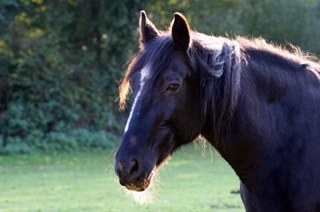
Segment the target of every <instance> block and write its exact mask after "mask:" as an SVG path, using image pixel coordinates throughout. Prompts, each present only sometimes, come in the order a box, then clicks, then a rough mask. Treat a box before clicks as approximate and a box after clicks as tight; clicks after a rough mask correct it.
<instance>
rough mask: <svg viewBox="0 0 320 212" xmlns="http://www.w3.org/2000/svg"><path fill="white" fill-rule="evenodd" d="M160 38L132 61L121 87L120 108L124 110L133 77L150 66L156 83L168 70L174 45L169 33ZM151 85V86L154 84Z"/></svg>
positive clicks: (150, 43) (149, 44)
mask: <svg viewBox="0 0 320 212" xmlns="http://www.w3.org/2000/svg"><path fill="white" fill-rule="evenodd" d="M161 35H162V36H160V37H158V38H157V39H155V40H153V41H151V42H149V43H148V45H145V46H144V47H143V48H142V49H141V50H140V51H139V52H138V53H137V54H136V55H135V56H134V57H133V58H132V59H131V61H130V63H129V66H128V68H127V70H126V72H125V75H124V77H123V79H122V81H121V83H120V86H119V106H120V108H121V109H124V107H125V105H126V101H127V97H128V93H129V92H130V88H131V85H130V78H131V76H132V75H133V74H134V73H136V72H139V71H141V70H142V69H143V67H144V66H146V65H148V66H149V68H150V70H151V71H150V79H151V80H152V81H153V82H154V83H155V81H156V80H157V79H158V78H159V76H161V74H162V72H163V70H165V69H166V67H167V66H168V64H169V62H170V60H172V57H171V56H172V53H173V43H172V39H171V37H170V36H169V33H164V32H161ZM154 83H151V84H154Z"/></svg>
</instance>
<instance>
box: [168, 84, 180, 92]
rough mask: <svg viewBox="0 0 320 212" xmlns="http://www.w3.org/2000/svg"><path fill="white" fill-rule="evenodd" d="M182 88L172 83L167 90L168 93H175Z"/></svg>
mask: <svg viewBox="0 0 320 212" xmlns="http://www.w3.org/2000/svg"><path fill="white" fill-rule="evenodd" d="M179 87H180V85H179V84H178V83H172V84H170V85H169V86H168V88H167V90H168V91H175V90H177V89H178V88H179Z"/></svg>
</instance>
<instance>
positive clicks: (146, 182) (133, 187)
mask: <svg viewBox="0 0 320 212" xmlns="http://www.w3.org/2000/svg"><path fill="white" fill-rule="evenodd" d="M153 174H154V170H153V171H152V172H151V173H150V174H149V175H148V176H147V177H146V178H145V179H142V180H140V181H138V182H135V183H130V184H127V185H124V186H125V187H126V189H128V190H130V191H138V192H142V191H145V190H146V189H147V188H148V187H149V186H150V184H151V182H152V178H153Z"/></svg>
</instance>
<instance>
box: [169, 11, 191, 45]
mask: <svg viewBox="0 0 320 212" xmlns="http://www.w3.org/2000/svg"><path fill="white" fill-rule="evenodd" d="M171 35H172V38H173V43H174V46H175V48H176V49H177V50H181V51H187V50H188V48H189V43H190V29H189V24H188V22H187V19H186V18H185V17H184V16H183V15H182V14H181V13H175V14H174V20H173V24H172V27H171Z"/></svg>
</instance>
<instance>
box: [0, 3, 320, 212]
mask: <svg viewBox="0 0 320 212" xmlns="http://www.w3.org/2000/svg"><path fill="white" fill-rule="evenodd" d="M142 9H143V10H145V11H146V12H147V14H148V17H149V18H150V19H151V20H152V21H153V22H154V23H155V25H156V26H157V27H158V28H159V29H163V30H165V29H166V27H167V26H169V23H170V21H171V20H172V17H173V13H174V12H176V11H179V12H182V13H183V14H185V16H186V17H187V19H188V21H189V23H190V26H191V28H192V29H194V30H197V31H199V32H204V33H207V34H212V35H221V36H224V35H229V36H231V37H232V36H234V35H243V36H253V37H257V36H261V37H263V38H265V39H267V40H268V41H272V42H274V43H277V44H282V45H287V44H288V43H292V44H294V45H297V46H299V47H300V48H301V49H302V50H303V51H308V52H311V53H313V54H315V55H320V42H319V35H320V0H281V1H279V0H260V1H255V0H212V1H211V0H169V1H161V0H148V1H147V0H117V1H111V0H54V1H49V0H47V1H46V0H1V1H0V82H1V83H0V155H2V156H0V175H1V174H2V175H1V176H2V177H3V178H2V179H0V183H2V182H12V184H9V183H8V184H6V185H7V190H6V191H7V192H6V194H7V195H6V196H7V199H0V203H1V201H2V203H5V202H6V201H7V202H10V201H11V200H12V198H10V195H8V194H10V192H13V193H12V195H13V196H14V195H17V194H18V193H19V192H20V193H21V192H22V193H23V192H26V190H27V189H26V188H23V187H22V188H20V190H19V189H18V190H16V191H15V192H16V193H15V192H14V189H13V188H16V187H17V186H14V185H13V184H14V182H15V181H14V179H16V181H17V182H18V181H19V182H20V181H21V180H23V179H24V178H23V177H26V175H25V173H31V172H33V171H30V170H33V169H32V168H31V167H33V168H34V172H33V174H34V176H33V177H34V178H32V177H31V178H30V179H31V180H32V179H33V181H37V182H38V183H41V182H42V184H41V185H38V184H35V185H33V184H32V183H31V185H33V186H32V188H34V187H40V188H43V189H45V188H46V186H45V184H43V182H47V181H46V179H47V178H45V177H44V178H41V179H42V180H43V181H41V180H40V179H39V178H37V177H38V176H39V175H38V174H37V173H42V174H43V173H45V171H47V172H50V171H52V170H53V169H54V168H52V167H51V168H50V167H49V168H48V170H46V168H44V170H43V169H41V167H47V166H49V164H51V165H52V164H53V165H54V164H55V165H57V164H60V162H59V161H58V162H57V161H56V160H58V159H57V158H60V157H57V156H56V155H55V154H58V155H60V154H63V155H64V156H63V157H62V158H64V157H65V159H63V162H61V164H64V165H67V167H62V168H61V167H60V168H61V170H62V171H61V172H63V170H69V171H70V169H72V167H77V165H75V166H73V165H74V164H78V163H77V161H78V162H79V164H87V165H88V167H91V165H92V164H95V161H97V160H98V159H99V158H96V156H94V155H93V154H91V153H92V152H97V154H96V155H98V156H99V157H101V158H103V159H101V158H100V159H101V160H102V161H104V162H105V164H110V165H106V166H107V167H109V168H110V167H112V163H113V160H112V157H113V156H112V155H113V152H114V149H115V148H116V146H117V145H118V144H119V140H120V136H121V132H122V129H123V127H124V122H125V118H126V116H127V113H128V111H126V112H121V111H119V109H118V103H117V98H118V97H117V88H118V85H119V82H120V80H121V77H122V75H123V73H124V70H125V69H126V65H127V61H128V59H129V58H130V57H131V55H132V54H133V53H134V52H136V51H138V38H139V37H138V36H139V35H138V18H139V11H140V10H142ZM186 151H187V153H188V152H189V150H188V149H187V150H186ZM101 152H108V154H105V155H107V156H106V157H107V158H105V157H103V156H102V155H103V153H101ZM21 153H28V154H27V155H21ZM43 153H44V154H45V155H46V159H44V158H43ZM66 153H68V154H67V155H69V156H65V154H66ZM80 153H81V154H84V155H81V154H80ZM39 154H40V155H42V156H37V155H39ZM79 154H80V156H79ZM88 154H89V155H88ZM5 155H11V156H5ZM48 155H49V156H48ZM184 156H186V155H182V156H181V158H183V157H184ZM83 157H84V158H87V159H88V161H86V160H84V161H82V160H83V159H82V158H83ZM218 157H219V156H218ZM72 158H73V159H74V160H73V159H72ZM77 158H78V159H79V160H78V159H77ZM177 158H178V159H179V157H177ZM211 158H212V157H211ZM81 159H82V160H81ZM90 159H91V161H92V163H91V162H90ZM64 160H65V161H64ZM217 160H220V159H217ZM28 161H29V162H28ZM66 161H67V162H66ZM70 161H74V164H73V165H72V164H69V162H70ZM191 162H192V160H191V159H190V161H189V162H188V163H191ZM176 163H178V162H176ZM32 164H33V165H34V166H32ZM68 164H69V165H70V167H68ZM102 164H103V163H101V169H103V165H102ZM219 164H220V162H219V163H218V165H219ZM29 166H30V167H29ZM13 167H15V168H13ZM24 167H29V168H30V169H29V172H28V171H26V170H24ZM39 167H40V169H39ZM79 167H83V166H81V165H79ZM99 167H100V166H99ZM224 167H227V165H226V164H225V165H224ZM91 168H92V167H91ZM104 168H105V167H104ZM84 169H85V168H84ZM110 169H112V168H110ZM226 169H229V168H228V167H227V168H226ZM59 170H60V169H59ZM86 170H87V169H86ZM177 170H179V169H177ZM111 172H112V175H114V174H113V171H111ZM97 173H99V175H98V176H100V174H101V173H100V172H97ZM228 173H229V172H228ZM230 173H231V174H230ZM230 173H229V175H230V176H231V175H232V176H231V178H232V179H233V181H232V182H234V184H232V183H231V185H235V188H236V189H237V187H238V181H237V179H236V177H235V176H234V175H233V173H232V172H230ZM171 174H172V173H170V174H168V176H169V175H171ZM20 175H21V177H22V178H19V176H20ZM52 175H53V176H55V175H54V174H51V175H50V176H52ZM110 175H111V174H110ZM41 176H42V175H41ZM91 177H92V176H91ZM61 178H63V177H62V176H61ZM74 178H75V176H74V175H73V174H72V173H71V175H70V182H71V181H72V179H74ZM97 178H99V177H97ZM28 179H29V178H28ZM30 179H29V180H30ZM34 179H39V180H34ZM112 179H113V178H112ZM195 179H198V178H195ZM1 180H2V182H1ZM51 180H52V182H57V184H54V185H52V188H56V186H62V189H60V190H59V189H58V193H57V196H59V195H60V194H65V190H64V189H63V188H64V187H63V186H66V185H63V184H60V183H61V182H63V181H61V179H60V178H58V179H56V181H54V179H51ZM33 181H32V182H33ZM70 182H69V181H67V182H66V184H68V183H70ZM72 182H73V181H72ZM110 182H111V181H110ZM86 183H88V182H86ZM104 183H105V182H103V183H101V184H99V185H100V186H99V188H100V187H103V185H104ZM112 183H114V184H117V183H116V182H115V181H114V180H112ZM199 183H200V184H199V185H197V187H201V185H202V184H201V183H206V181H203V182H199ZM79 184H83V182H79ZM3 185H4V184H3ZM15 185H17V184H15ZM10 186H11V187H10ZM47 186H49V187H50V185H47ZM47 188H48V187H47ZM12 189H13V190H12ZM177 189H178V188H176V190H177ZM230 189H231V188H230ZM230 189H229V190H230ZM1 190H2V191H0V192H4V191H5V190H3V189H1ZM53 190H54V189H53ZM229 190H228V192H229ZM9 191H10V192H9ZM42 192H44V193H48V191H46V190H44V191H42ZM59 192H62V193H59ZM105 192H106V194H107V193H108V192H107V191H105ZM200 192H201V191H200ZM40 193H41V192H40ZM234 193H237V190H236V191H235V192H234ZM26 195H27V194H26ZM70 195H71V194H70ZM228 195H229V193H228ZM0 196H1V195H0ZM217 196H219V195H217ZM237 198H238V197H237ZM98 199H99V198H98ZM101 199H103V197H101ZM56 201H59V200H56ZM199 201H200V200H199ZM199 201H198V202H199ZM26 202H27V200H26ZM101 202H103V200H101ZM200 202H201V201H200ZM20 203H21V202H20ZM13 204H19V201H18V202H14V201H13ZM228 204H229V203H226V205H227V206H228ZM0 205H1V204H0ZM231 205H232V204H231ZM234 205H236V208H239V207H240V208H241V207H242V206H241V202H240V199H237V200H236V203H235V204H234ZM3 207H4V208H2V209H8V210H9V209H10V208H11V209H12V205H10V204H9V205H7V207H5V206H3ZM26 207H27V208H28V206H26ZM39 207H40V206H39ZM61 207H62V206H61ZM132 207H134V206H132ZM217 207H218V208H219V207H220V206H217ZM217 207H216V206H214V207H211V206H210V207H209V206H208V208H207V209H208V210H211V209H215V208H217ZM84 208H85V207H84ZM102 208H104V206H102ZM116 208H117V206H115V210H116ZM169 208H170V207H169ZM0 209H1V206H0ZM20 209H21V208H20ZM32 209H37V208H32ZM32 209H31V210H32ZM38 209H39V208H38ZM40 209H41V207H40ZM40 209H39V210H40ZM42 209H46V207H44V208H42ZM58 209H59V208H58ZM60 209H61V208H60ZM60 209H59V210H60ZM100 209H101V208H100ZM104 209H105V208H104ZM149 209H150V208H149ZM150 210H151V209H150Z"/></svg>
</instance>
